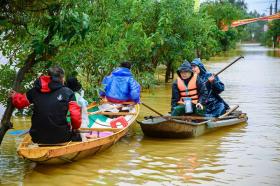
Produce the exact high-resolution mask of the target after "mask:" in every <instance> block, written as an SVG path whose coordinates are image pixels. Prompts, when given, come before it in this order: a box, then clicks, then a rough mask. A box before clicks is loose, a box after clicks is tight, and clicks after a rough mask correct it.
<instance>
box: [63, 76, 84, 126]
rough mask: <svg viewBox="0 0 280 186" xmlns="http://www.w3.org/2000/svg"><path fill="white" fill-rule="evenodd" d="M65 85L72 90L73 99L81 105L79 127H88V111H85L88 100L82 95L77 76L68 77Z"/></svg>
mask: <svg viewBox="0 0 280 186" xmlns="http://www.w3.org/2000/svg"><path fill="white" fill-rule="evenodd" d="M66 86H67V87H68V88H70V89H71V90H72V91H73V92H74V94H75V99H76V101H77V103H78V105H79V106H80V107H81V110H82V124H81V127H82V128H88V124H89V119H88V113H87V106H88V102H87V100H85V99H84V97H83V96H84V94H83V90H82V85H81V83H80V82H79V81H78V79H77V78H75V77H70V78H68V79H67V81H66Z"/></svg>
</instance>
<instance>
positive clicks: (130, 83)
mask: <svg viewBox="0 0 280 186" xmlns="http://www.w3.org/2000/svg"><path fill="white" fill-rule="evenodd" d="M130 68H131V63H130V62H127V61H125V62H122V63H121V65H120V67H118V68H116V69H115V70H114V71H113V72H112V73H111V74H110V75H109V76H106V77H105V78H104V79H103V81H102V85H103V86H104V91H100V92H99V94H100V96H101V97H106V99H107V100H108V101H110V102H113V103H122V102H126V101H132V102H135V103H140V91H141V87H140V84H139V83H138V82H137V81H136V80H135V79H134V78H133V75H132V73H131V71H130Z"/></svg>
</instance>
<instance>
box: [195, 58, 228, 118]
mask: <svg viewBox="0 0 280 186" xmlns="http://www.w3.org/2000/svg"><path fill="white" fill-rule="evenodd" d="M191 65H192V69H193V72H194V73H196V74H198V75H199V77H200V78H201V79H202V80H203V82H205V83H206V87H207V90H208V96H207V100H206V105H205V106H206V111H205V116H207V117H218V116H220V115H222V114H224V113H225V111H226V110H227V109H228V108H229V106H228V104H227V103H226V102H225V101H224V100H223V98H221V96H220V95H219V94H220V93H221V92H223V91H224V87H225V86H224V84H223V83H222V82H221V81H220V79H219V77H218V76H214V75H213V74H212V73H210V72H207V70H206V69H205V67H204V65H203V64H202V62H201V60H200V59H199V58H196V59H194V60H193V61H192V63H191Z"/></svg>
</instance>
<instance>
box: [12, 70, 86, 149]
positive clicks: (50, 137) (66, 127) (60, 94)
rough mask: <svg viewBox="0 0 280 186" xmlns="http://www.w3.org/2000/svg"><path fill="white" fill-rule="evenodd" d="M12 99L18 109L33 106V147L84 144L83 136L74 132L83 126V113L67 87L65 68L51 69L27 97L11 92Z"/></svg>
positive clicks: (31, 132) (36, 82) (38, 80)
mask: <svg viewBox="0 0 280 186" xmlns="http://www.w3.org/2000/svg"><path fill="white" fill-rule="evenodd" d="M10 96H11V98H12V103H13V105H14V106H15V107H16V108H18V109H23V108H24V107H27V106H29V105H30V104H33V115H32V118H31V128H30V131H29V133H30V136H31V138H32V141H33V142H34V143H40V144H57V143H63V142H67V141H81V137H80V134H78V133H75V132H74V130H73V129H78V128H80V126H81V109H80V107H79V105H78V104H77V102H76V101H75V95H74V92H73V91H72V90H70V89H69V88H67V87H65V86H64V70H63V69H62V68H60V67H57V66H55V67H50V68H49V69H48V75H43V76H40V77H39V78H38V79H37V80H36V81H35V82H34V87H33V88H32V89H30V90H29V91H28V92H27V93H26V94H21V93H18V92H15V91H11V93H10ZM67 115H69V119H67ZM67 120H70V121H67Z"/></svg>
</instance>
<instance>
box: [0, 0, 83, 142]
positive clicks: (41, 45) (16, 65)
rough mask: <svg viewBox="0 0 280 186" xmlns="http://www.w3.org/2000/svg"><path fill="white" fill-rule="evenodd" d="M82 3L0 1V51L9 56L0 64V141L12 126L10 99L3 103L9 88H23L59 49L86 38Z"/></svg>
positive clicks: (49, 62) (22, 89)
mask: <svg viewBox="0 0 280 186" xmlns="http://www.w3.org/2000/svg"><path fill="white" fill-rule="evenodd" d="M84 3H87V1H85V2H84ZM84 6H85V7H78V6H76V3H75V2H74V1H73V2H71V1H69V2H63V1H62V2H61V3H60V2H56V1H48V2H46V1H22V0H13V1H1V4H0V33H1V37H0V42H1V45H0V47H1V48H0V50H1V51H2V52H3V55H4V56H8V58H9V63H8V64H5V65H1V66H0V68H1V72H3V73H1V74H0V76H1V77H0V81H1V96H0V101H1V103H3V104H5V106H6V110H5V112H4V115H3V118H2V120H1V124H0V143H1V142H2V140H3V137H4V135H5V133H6V131H7V130H8V129H10V128H12V124H11V123H10V118H11V115H12V112H13V110H14V107H13V105H12V103H11V99H8V101H7V102H5V100H6V98H7V94H8V92H9V90H10V89H13V90H15V91H25V89H26V88H28V87H29V86H30V81H31V80H32V79H34V78H35V77H36V76H37V75H38V74H39V73H41V72H43V71H44V70H45V69H46V67H48V66H50V64H51V59H52V58H53V57H54V56H55V55H56V54H57V53H58V51H59V50H61V48H64V47H67V46H69V45H73V44H75V43H77V42H79V41H80V40H81V39H82V38H84V37H85V34H86V31H87V28H88V16H87V14H86V13H84V11H85V10H86V4H84Z"/></svg>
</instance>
